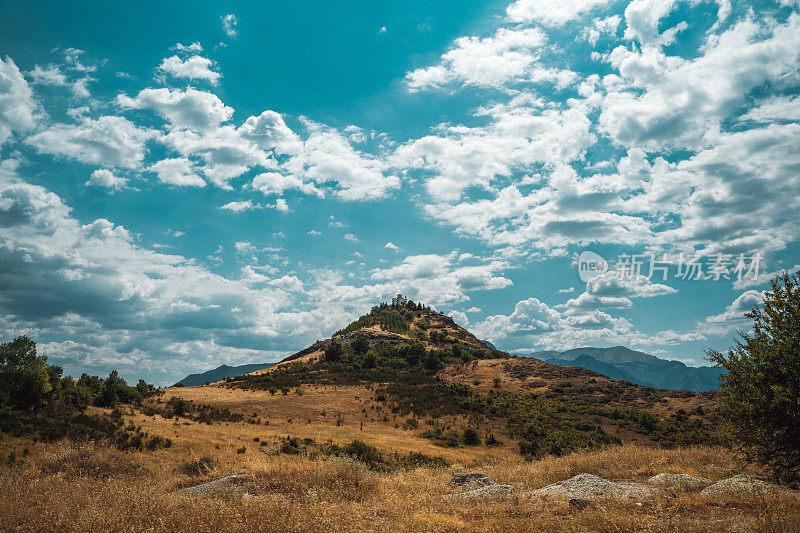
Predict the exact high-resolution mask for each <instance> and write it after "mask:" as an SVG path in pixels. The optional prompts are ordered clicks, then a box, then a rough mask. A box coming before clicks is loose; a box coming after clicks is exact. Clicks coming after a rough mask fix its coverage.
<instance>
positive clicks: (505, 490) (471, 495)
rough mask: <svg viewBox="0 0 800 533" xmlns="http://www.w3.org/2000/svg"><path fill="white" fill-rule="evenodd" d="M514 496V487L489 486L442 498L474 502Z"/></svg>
mask: <svg viewBox="0 0 800 533" xmlns="http://www.w3.org/2000/svg"><path fill="white" fill-rule="evenodd" d="M513 494H514V487H512V486H511V485H500V484H495V485H487V486H485V487H481V488H479V489H474V490H468V491H466V492H456V493H455V494H446V495H445V496H442V498H444V499H445V500H473V499H483V498H504V497H508V496H512V495H513Z"/></svg>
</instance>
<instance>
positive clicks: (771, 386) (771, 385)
mask: <svg viewBox="0 0 800 533" xmlns="http://www.w3.org/2000/svg"><path fill="white" fill-rule="evenodd" d="M770 286H771V290H769V291H767V292H766V293H765V296H764V304H763V305H762V306H756V307H755V308H754V309H753V310H752V311H750V312H749V313H747V314H746V315H745V316H747V317H748V318H752V319H753V331H752V332H751V333H744V332H739V336H740V338H739V339H736V340H735V345H734V346H733V347H732V348H731V349H729V350H728V352H727V353H721V352H718V351H715V350H710V351H709V352H708V356H709V358H710V359H711V361H713V362H714V363H716V364H717V365H719V366H721V367H722V368H724V369H725V370H726V371H727V373H726V374H723V375H722V376H720V378H719V379H720V388H721V391H720V408H721V410H722V413H723V415H724V417H725V422H726V426H727V429H728V431H729V434H730V436H731V438H732V445H733V446H734V448H735V449H736V450H737V451H739V452H741V453H742V455H743V456H744V457H745V458H746V459H747V460H748V461H755V462H757V463H760V464H762V465H764V466H766V467H767V468H768V469H769V470H770V471H771V472H772V474H773V475H774V476H775V478H776V479H779V480H781V481H784V482H798V481H800V272H798V273H795V274H792V275H790V274H789V273H784V274H782V275H779V276H777V277H776V278H775V279H773V280H772V281H771V282H770Z"/></svg>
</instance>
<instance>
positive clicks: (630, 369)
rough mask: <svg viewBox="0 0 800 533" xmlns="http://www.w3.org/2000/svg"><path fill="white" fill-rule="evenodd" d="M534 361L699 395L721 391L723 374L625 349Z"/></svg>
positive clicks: (554, 354)
mask: <svg viewBox="0 0 800 533" xmlns="http://www.w3.org/2000/svg"><path fill="white" fill-rule="evenodd" d="M531 357H535V358H537V359H541V360H543V361H547V362H549V363H552V364H555V365H567V366H579V367H581V368H586V369H589V370H593V371H596V372H600V373H602V374H605V375H607V376H610V377H616V378H619V379H626V380H628V381H632V382H634V383H638V384H640V385H647V386H651V387H658V388H664V389H676V390H691V391H696V392H703V391H711V390H716V389H717V388H719V384H718V382H717V377H719V375H720V374H721V373H722V371H721V370H720V369H718V368H715V367H711V366H701V367H690V366H686V365H685V364H683V363H681V362H680V361H669V360H665V359H659V358H658V357H656V356H654V355H650V354H647V353H645V352H640V351H636V350H631V349H629V348H625V347H624V346H614V347H613V348H589V347H587V348H575V349H572V350H567V351H564V352H558V351H542V352H536V353H534V354H532V355H531Z"/></svg>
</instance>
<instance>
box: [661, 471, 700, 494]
mask: <svg viewBox="0 0 800 533" xmlns="http://www.w3.org/2000/svg"><path fill="white" fill-rule="evenodd" d="M647 482H648V483H650V484H651V485H656V486H658V487H661V488H665V489H674V490H678V491H696V490H703V489H704V488H706V487H708V486H709V485H711V484H712V483H713V481H711V480H710V479H705V478H702V477H697V476H692V475H690V474H666V473H664V474H658V475H655V476H653V477H651V478H650V479H648V480H647Z"/></svg>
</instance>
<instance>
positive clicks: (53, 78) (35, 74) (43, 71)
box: [28, 65, 67, 87]
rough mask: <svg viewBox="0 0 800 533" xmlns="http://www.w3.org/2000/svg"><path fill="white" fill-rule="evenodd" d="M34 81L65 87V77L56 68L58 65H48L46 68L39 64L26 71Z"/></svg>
mask: <svg viewBox="0 0 800 533" xmlns="http://www.w3.org/2000/svg"><path fill="white" fill-rule="evenodd" d="M28 75H29V76H30V77H31V80H32V81H33V82H34V83H40V84H42V85H51V86H53V87H66V86H67V77H66V76H65V75H64V73H63V72H61V69H59V68H58V65H48V66H47V68H44V67H42V66H41V65H36V66H35V67H33V70H32V71H30V72H29V73H28Z"/></svg>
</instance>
